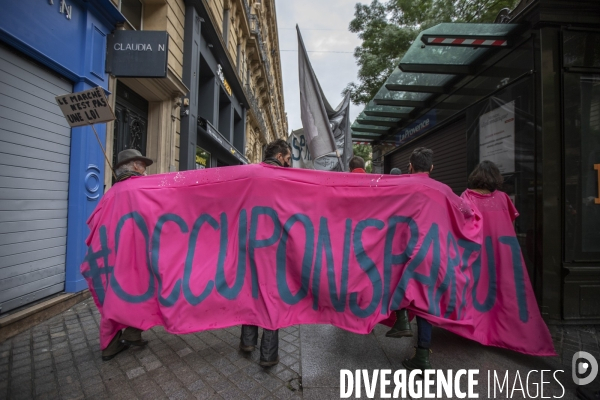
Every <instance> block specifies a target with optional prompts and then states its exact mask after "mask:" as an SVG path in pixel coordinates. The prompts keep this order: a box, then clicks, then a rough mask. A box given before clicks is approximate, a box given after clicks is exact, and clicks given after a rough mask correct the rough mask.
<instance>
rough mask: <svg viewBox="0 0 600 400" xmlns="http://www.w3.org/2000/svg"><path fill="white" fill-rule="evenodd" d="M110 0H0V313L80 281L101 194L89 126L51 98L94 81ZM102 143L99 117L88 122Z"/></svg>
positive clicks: (99, 157)
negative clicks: (76, 123) (2, 0)
mask: <svg viewBox="0 0 600 400" xmlns="http://www.w3.org/2000/svg"><path fill="white" fill-rule="evenodd" d="M121 22H123V16H122V15H121V13H119V11H118V10H117V9H116V8H115V7H114V5H113V4H112V3H111V2H110V1H109V0H97V1H94V2H88V1H79V0H68V1H55V2H52V1H50V2H48V1H46V2H40V1H36V0H22V1H15V2H9V3H6V4H4V5H3V8H2V12H1V13H0V86H1V88H0V148H1V149H2V150H0V153H1V155H0V193H1V194H0V313H2V314H3V313H6V312H10V311H11V310H14V309H16V308H19V307H21V306H24V305H27V304H29V303H31V302H34V301H37V300H40V299H42V298H45V297H48V296H51V295H53V294H56V293H60V292H63V291H67V292H78V291H81V290H83V289H85V288H87V284H86V282H85V280H84V279H83V277H82V276H81V274H80V273H79V265H80V264H81V261H82V260H83V258H84V257H85V250H86V248H85V243H84V240H85V237H86V236H87V232H88V230H87V227H86V225H85V221H86V219H87V217H88V216H89V214H90V213H91V212H92V211H93V210H94V208H95V207H96V204H97V203H98V201H99V200H100V197H101V196H102V193H103V183H104V178H103V174H104V165H105V163H104V155H103V154H102V151H101V149H100V147H99V146H98V142H97V140H96V137H95V134H94V132H93V130H92V128H91V127H87V126H86V127H78V128H73V129H71V128H70V127H69V124H68V123H67V121H66V119H65V117H64V116H63V115H62V113H61V111H60V108H59V107H58V105H57V103H56V101H55V97H56V96H59V95H64V94H67V93H72V92H79V91H82V90H87V89H91V88H94V87H97V86H101V87H102V88H104V89H105V90H109V77H108V75H107V74H106V72H105V55H106V39H107V36H108V35H109V34H110V33H111V31H113V30H114V29H115V27H116V26H117V25H118V24H120V23H121ZM96 130H97V131H98V135H99V137H100V140H101V141H102V142H104V140H105V134H106V129H105V125H104V124H99V125H98V126H97V127H96Z"/></svg>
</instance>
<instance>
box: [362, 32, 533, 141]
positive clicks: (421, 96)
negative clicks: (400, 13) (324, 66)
mask: <svg viewBox="0 0 600 400" xmlns="http://www.w3.org/2000/svg"><path fill="white" fill-rule="evenodd" d="M522 30H523V29H522V26H521V25H519V24H474V23H443V24H439V25H436V26H434V27H433V28H430V29H427V30H424V31H423V32H421V33H420V34H419V36H418V37H417V38H416V40H415V41H414V42H413V44H412V45H411V47H410V48H409V49H408V51H407V52H406V54H405V55H404V57H402V60H401V61H400V64H399V66H398V67H396V68H395V69H394V71H393V72H392V74H391V75H390V76H389V77H388V79H387V80H386V82H385V84H384V85H383V86H382V87H381V88H380V89H379V91H378V92H377V94H376V95H375V97H373V99H371V101H370V102H369V103H368V104H367V106H366V107H365V109H364V110H363V112H362V113H361V114H360V115H359V116H358V118H357V119H356V121H355V122H354V124H353V125H352V131H353V137H357V138H358V137H363V136H362V134H365V133H369V134H371V135H377V134H379V135H380V137H379V139H382V140H390V139H391V138H392V137H391V135H393V134H396V133H398V132H400V131H401V130H402V129H403V128H405V127H407V126H410V125H411V124H412V123H414V122H415V121H416V120H418V119H419V117H420V116H422V115H423V114H425V113H427V112H428V111H429V110H432V109H435V110H436V112H437V114H438V115H437V121H438V122H439V121H442V120H443V119H446V118H448V117H450V116H452V115H454V114H455V113H456V112H458V111H460V110H463V109H464V108H465V107H468V106H469V105H470V104H472V103H473V102H475V101H476V100H477V99H478V98H481V97H483V96H486V95H487V94H489V93H490V89H489V88H487V87H480V86H477V85H473V87H468V86H467V85H461V86H460V87H458V86H457V85H458V84H459V83H464V82H465V81H469V80H474V79H476V78H477V75H478V74H479V73H480V71H481V70H483V66H484V64H485V62H486V60H489V59H490V58H491V57H492V56H494V55H496V54H498V53H499V52H502V51H504V52H507V51H509V50H507V49H509V48H511V47H512V46H513V45H514V43H515V41H516V40H517V39H518V37H519V34H520V33H521V32H522ZM508 75H511V74H508ZM508 75H506V76H508ZM371 137H372V136H371ZM374 140H377V139H374Z"/></svg>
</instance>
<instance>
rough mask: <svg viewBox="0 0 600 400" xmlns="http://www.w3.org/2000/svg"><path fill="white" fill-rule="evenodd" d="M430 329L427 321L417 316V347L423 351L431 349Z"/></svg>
mask: <svg viewBox="0 0 600 400" xmlns="http://www.w3.org/2000/svg"><path fill="white" fill-rule="evenodd" d="M431 328H432V326H431V324H430V323H429V321H427V320H426V319H424V318H421V317H419V316H417V335H418V339H417V346H419V347H421V348H423V349H428V348H429V347H431Z"/></svg>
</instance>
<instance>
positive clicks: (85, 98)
mask: <svg viewBox="0 0 600 400" xmlns="http://www.w3.org/2000/svg"><path fill="white" fill-rule="evenodd" d="M56 102H57V103H58V105H59V107H60V110H61V111H62V112H63V114H64V116H65V118H66V119H67V122H68V123H69V125H70V126H71V128H74V127H76V126H83V125H90V124H97V123H101V122H108V121H113V120H114V119H115V114H114V113H113V111H112V109H111V108H110V105H109V104H108V100H107V99H106V94H105V93H104V89H102V88H101V87H100V86H98V87H96V88H93V89H89V90H85V91H83V92H77V93H69V94H65V95H62V96H57V97H56Z"/></svg>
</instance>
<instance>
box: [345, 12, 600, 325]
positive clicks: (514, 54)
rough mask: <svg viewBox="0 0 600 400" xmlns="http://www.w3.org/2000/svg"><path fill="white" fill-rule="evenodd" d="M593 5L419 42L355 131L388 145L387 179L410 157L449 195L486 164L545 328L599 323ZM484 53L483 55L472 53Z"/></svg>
mask: <svg viewBox="0 0 600 400" xmlns="http://www.w3.org/2000/svg"><path fill="white" fill-rule="evenodd" d="M598 26H600V3H598V2H597V1H594V0H577V1H556V0H552V1H551V0H522V1H521V2H520V3H519V4H518V5H517V7H516V8H515V9H514V10H504V11H503V12H502V13H501V14H500V15H499V16H498V18H497V21H496V23H494V24H440V25H438V26H436V27H433V28H430V29H428V30H426V31H423V32H422V33H421V34H420V35H419V37H418V38H417V39H416V40H415V43H414V44H413V47H411V49H410V50H409V51H408V52H407V53H406V55H405V56H404V58H403V59H402V60H401V61H400V65H399V67H398V68H397V69H396V70H395V71H394V72H393V73H392V75H391V76H390V77H389V78H388V80H387V82H386V83H385V84H384V86H383V87H382V88H381V90H380V92H379V93H378V94H377V95H376V96H375V98H374V99H373V100H372V101H371V103H369V105H368V106H367V107H366V108H365V110H364V112H363V114H361V116H360V117H359V118H358V119H357V121H356V123H355V124H354V125H353V130H354V136H355V138H357V139H359V138H370V139H371V140H373V141H374V142H381V141H385V140H390V139H393V140H395V141H396V144H397V147H396V149H395V150H393V151H389V152H387V153H386V154H385V155H384V157H383V165H384V171H385V172H389V170H390V169H391V168H393V167H399V168H401V169H402V170H403V171H404V170H405V169H406V166H407V164H408V158H409V156H410V154H411V153H412V151H413V150H414V149H415V148H417V147H421V146H423V147H428V148H431V149H433V151H434V167H435V168H434V170H433V173H432V178H435V179H438V180H440V181H442V182H444V183H446V184H448V185H449V186H450V187H451V188H452V189H453V190H454V191H455V193H457V194H460V193H461V192H462V191H464V190H465V189H466V187H467V177H468V175H469V172H470V171H472V170H473V169H474V167H475V166H476V165H477V164H478V163H479V162H481V161H483V160H491V161H494V162H495V163H496V164H497V165H498V166H499V168H500V171H501V173H502V174H503V176H504V180H505V183H504V187H503V190H504V191H505V192H507V193H508V194H509V196H510V197H511V199H512V200H513V202H514V203H515V205H516V208H517V209H518V210H519V212H520V214H521V215H520V217H519V218H518V219H517V220H516V223H515V230H516V234H517V237H518V239H519V243H520V245H521V250H522V253H523V256H524V259H525V262H526V265H527V269H528V272H529V278H530V279H531V281H532V284H533V287H534V290H535V293H536V296H537V300H538V304H539V306H540V309H541V311H542V314H543V315H544V317H545V318H546V319H547V321H549V322H552V321H554V322H563V321H573V322H587V323H596V322H598V321H600V290H599V289H600V229H598V226H600V141H599V138H600V46H598V40H599V39H600V30H599V29H598ZM477 44H481V45H477Z"/></svg>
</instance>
